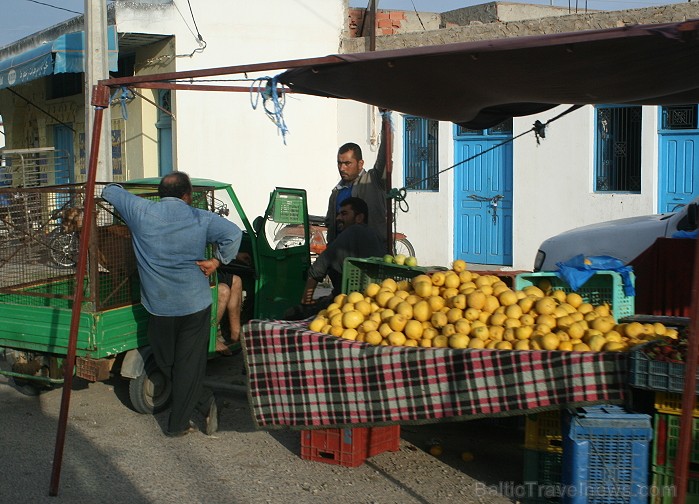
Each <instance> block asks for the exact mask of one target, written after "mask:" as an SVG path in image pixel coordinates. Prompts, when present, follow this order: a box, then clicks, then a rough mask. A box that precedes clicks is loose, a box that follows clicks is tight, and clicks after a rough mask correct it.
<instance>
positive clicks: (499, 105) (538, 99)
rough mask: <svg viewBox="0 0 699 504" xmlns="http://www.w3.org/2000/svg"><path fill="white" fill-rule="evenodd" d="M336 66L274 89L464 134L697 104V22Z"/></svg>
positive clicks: (404, 52)
mask: <svg viewBox="0 0 699 504" xmlns="http://www.w3.org/2000/svg"><path fill="white" fill-rule="evenodd" d="M335 56H336V58H337V59H339V60H341V62H339V63H338V62H336V61H335V62H328V63H321V64H309V65H308V66H303V67H299V68H294V69H291V70H287V71H286V72H284V73H282V74H280V75H279V81H280V82H282V83H284V84H286V85H287V86H289V88H291V90H293V91H296V92H301V93H307V94H314V95H319V96H328V97H336V98H348V99H352V100H357V101H360V102H364V103H369V104H372V105H376V106H378V107H382V108H386V109H389V110H395V111H398V112H403V113H407V114H413V115H417V116H421V117H427V118H431V119H438V120H444V121H451V122H454V123H457V124H461V125H463V126H465V127H468V128H472V129H484V128H488V127H491V126H494V125H496V124H498V123H499V122H501V121H502V120H504V119H506V118H508V117H513V116H524V115H529V114H533V113H537V112H542V111H544V110H547V109H550V108H552V107H554V106H556V105H559V104H639V105H670V104H684V103H699V64H697V62H699V20H691V21H685V22H681V23H671V24H658V25H635V26H629V27H622V28H613V29H606V30H594V31H581V32H572V33H561V34H551V35H541V36H533V37H516V38H507V39H497V40H486V41H477V42H465V43H456V44H447V45H439V46H425V47H416V48H409V49H399V50H392V51H376V52H368V53H357V54H338V55H335Z"/></svg>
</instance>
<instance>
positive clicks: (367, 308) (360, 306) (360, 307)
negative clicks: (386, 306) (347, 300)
mask: <svg viewBox="0 0 699 504" xmlns="http://www.w3.org/2000/svg"><path fill="white" fill-rule="evenodd" d="M354 309H355V310H357V311H358V312H359V313H361V314H362V315H364V316H365V317H366V316H367V315H370V314H371V304H369V303H367V302H366V301H365V300H363V299H362V300H360V301H358V302H356V303H355V304H354Z"/></svg>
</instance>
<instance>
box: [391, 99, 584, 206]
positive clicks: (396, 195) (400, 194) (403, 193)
mask: <svg viewBox="0 0 699 504" xmlns="http://www.w3.org/2000/svg"><path fill="white" fill-rule="evenodd" d="M580 107H582V105H573V106H571V107H569V108H567V109H566V110H564V111H563V112H561V113H560V114H558V115H557V116H555V117H552V118H551V119H549V120H548V121H546V122H545V123H542V122H541V121H538V120H537V121H535V122H534V125H533V126H532V127H531V128H530V129H528V130H526V131H523V132H522V133H520V134H519V135H516V136H513V137H512V138H509V139H507V140H504V141H502V142H500V143H499V144H496V145H493V146H492V147H489V148H487V149H485V150H483V151H481V152H479V153H477V154H474V155H473V156H471V157H469V158H466V159H464V160H462V161H459V162H458V163H455V164H453V165H451V166H449V167H447V168H444V169H443V170H439V171H438V172H437V173H435V174H432V175H430V176H428V177H424V178H422V179H420V180H417V181H415V182H413V183H412V184H408V185H407V186H403V187H401V188H400V189H397V188H394V189H391V190H390V191H389V193H388V194H387V195H386V197H387V198H389V199H393V200H394V201H395V202H394V204H396V203H397V204H398V208H400V209H401V210H402V211H403V212H407V208H408V206H407V203H405V199H406V197H407V190H408V189H410V188H412V187H416V186H417V185H419V184H421V183H422V182H424V181H426V180H430V179H432V178H435V177H439V176H440V175H441V174H442V173H446V172H448V171H449V170H452V169H454V168H456V167H457V166H460V165H462V164H464V163H468V162H469V161H473V160H474V159H476V158H478V157H480V156H482V155H483V154H486V153H488V152H491V151H493V150H495V149H498V148H500V147H502V146H503V145H507V144H509V143H512V142H514V141H515V140H517V139H518V138H520V137H523V136H524V135H528V134H529V133H534V135H535V137H536V143H537V144H538V143H539V139H540V138H546V127H547V126H548V125H549V124H551V123H552V122H554V121H556V120H558V119H560V118H561V117H563V116H565V115H567V114H570V113H571V112H573V111H575V110H577V109H579V108H580ZM403 203H405V204H404V205H403Z"/></svg>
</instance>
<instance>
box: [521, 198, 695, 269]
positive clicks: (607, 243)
mask: <svg viewBox="0 0 699 504" xmlns="http://www.w3.org/2000/svg"><path fill="white" fill-rule="evenodd" d="M698 206H699V197H697V198H695V199H694V200H693V201H692V202H691V203H689V204H688V205H685V206H683V207H682V208H681V209H680V210H679V211H677V212H673V213H664V214H656V215H644V216H640V217H628V218H625V219H617V220H612V221H608V222H600V223H597V224H590V225H588V226H582V227H579V228H575V229H571V230H569V231H565V232H563V233H561V234H558V235H556V236H553V237H551V238H549V239H547V240H545V241H544V242H543V243H542V244H541V246H540V247H539V250H538V251H537V253H536V258H535V259H534V271H554V270H557V269H558V267H557V266H556V264H557V263H559V262H564V261H567V260H568V259H570V258H572V257H575V256H577V255H580V254H583V255H584V256H586V257H588V256H611V257H615V258H617V259H620V260H621V261H623V262H624V264H628V263H630V262H631V261H633V260H634V259H635V258H636V257H638V256H639V255H640V254H641V253H642V252H643V251H644V250H646V249H647V248H648V247H650V246H651V245H653V243H654V242H655V240H656V239H658V238H661V237H672V236H674V235H676V233H678V232H680V231H684V232H693V231H696V230H697V207H698Z"/></svg>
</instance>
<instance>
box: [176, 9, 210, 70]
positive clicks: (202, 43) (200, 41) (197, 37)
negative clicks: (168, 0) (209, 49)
mask: <svg viewBox="0 0 699 504" xmlns="http://www.w3.org/2000/svg"><path fill="white" fill-rule="evenodd" d="M173 5H174V6H175V9H177V12H178V13H179V14H180V17H181V18H182V21H184V24H185V26H186V27H187V29H189V32H190V33H191V34H192V36H193V37H194V38H195V40H196V41H197V44H199V47H198V48H196V49H194V50H193V51H192V52H191V53H189V54H176V55H175V57H176V58H191V57H192V56H194V55H195V54H196V53H200V52H203V51H204V49H206V45H207V44H206V41H205V40H204V37H202V35H201V33H199V27H198V26H197V20H196V19H195V18H194V12H193V11H192V4H191V3H189V0H187V5H188V6H189V13H190V15H191V16H192V22H193V23H194V28H195V30H196V32H197V33H196V34H195V33H194V32H193V31H192V29H191V28H190V27H189V23H187V21H186V20H185V18H184V16H183V15H182V11H181V10H180V8H179V7H178V6H177V3H175V2H173Z"/></svg>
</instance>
